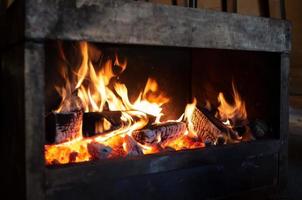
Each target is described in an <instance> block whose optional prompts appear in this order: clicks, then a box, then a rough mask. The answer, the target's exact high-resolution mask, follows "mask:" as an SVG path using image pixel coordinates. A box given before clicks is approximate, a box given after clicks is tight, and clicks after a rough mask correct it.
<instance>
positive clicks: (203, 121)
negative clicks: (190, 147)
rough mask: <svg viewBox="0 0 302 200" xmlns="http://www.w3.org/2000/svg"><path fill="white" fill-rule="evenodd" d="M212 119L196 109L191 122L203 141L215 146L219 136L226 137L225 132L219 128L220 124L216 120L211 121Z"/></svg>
mask: <svg viewBox="0 0 302 200" xmlns="http://www.w3.org/2000/svg"><path fill="white" fill-rule="evenodd" d="M210 118H211V117H210V115H209V114H204V112H202V111H201V110H199V109H198V108H195V109H194V112H193V115H192V119H191V122H192V124H193V129H194V131H195V132H196V134H197V135H198V137H199V138H200V140H201V141H203V142H206V143H207V144H214V143H216V140H217V139H218V137H219V136H222V135H224V132H223V131H222V130H220V129H219V128H218V127H217V126H218V125H220V124H219V123H218V122H217V121H216V120H214V119H212V120H210ZM213 121H214V122H213Z"/></svg>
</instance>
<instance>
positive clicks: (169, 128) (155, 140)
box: [132, 122, 186, 145]
mask: <svg viewBox="0 0 302 200" xmlns="http://www.w3.org/2000/svg"><path fill="white" fill-rule="evenodd" d="M185 131H186V124H185V123H184V122H165V123H161V124H154V125H151V126H149V127H148V128H145V129H141V130H137V131H134V132H133V133H132V136H133V138H134V139H135V140H136V141H138V142H139V143H141V144H149V145H155V144H159V143H161V144H162V143H164V142H166V141H168V140H170V139H173V138H176V137H178V136H180V135H181V134H183V133H184V132H185Z"/></svg>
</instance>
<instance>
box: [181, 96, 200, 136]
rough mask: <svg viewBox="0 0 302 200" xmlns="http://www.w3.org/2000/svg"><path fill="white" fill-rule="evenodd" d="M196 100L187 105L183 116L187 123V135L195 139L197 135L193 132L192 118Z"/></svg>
mask: <svg viewBox="0 0 302 200" xmlns="http://www.w3.org/2000/svg"><path fill="white" fill-rule="evenodd" d="M196 104H197V100H196V98H194V99H193V102H192V103H191V104H187V106H186V109H185V114H184V119H185V120H186V122H187V128H188V130H189V133H187V135H188V134H189V135H192V136H194V137H197V133H196V131H195V130H194V126H193V122H192V117H193V113H194V110H195V108H196Z"/></svg>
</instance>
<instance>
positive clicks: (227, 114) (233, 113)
mask: <svg viewBox="0 0 302 200" xmlns="http://www.w3.org/2000/svg"><path fill="white" fill-rule="evenodd" d="M232 89H233V99H234V103H233V104H229V103H228V102H227V101H226V99H225V97H224V95H223V93H222V92H220V93H219V95H218V102H219V103H220V105H219V106H218V113H217V115H218V117H219V119H220V120H221V121H222V122H223V123H224V124H225V125H227V126H234V125H235V124H236V122H237V121H245V120H246V119H247V112H246V108H245V102H244V101H243V100H242V99H241V97H240V95H239V93H238V91H237V89H236V87H235V84H234V82H232Z"/></svg>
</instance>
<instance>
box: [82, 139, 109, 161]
mask: <svg viewBox="0 0 302 200" xmlns="http://www.w3.org/2000/svg"><path fill="white" fill-rule="evenodd" d="M87 150H88V152H89V154H90V156H91V158H92V159H93V160H101V159H104V158H108V157H109V155H110V153H111V151H112V149H111V147H109V146H106V145H104V144H101V143H98V142H90V143H89V144H88V145H87Z"/></svg>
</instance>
